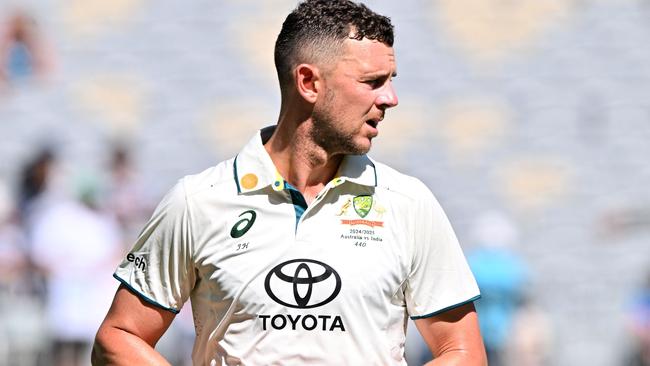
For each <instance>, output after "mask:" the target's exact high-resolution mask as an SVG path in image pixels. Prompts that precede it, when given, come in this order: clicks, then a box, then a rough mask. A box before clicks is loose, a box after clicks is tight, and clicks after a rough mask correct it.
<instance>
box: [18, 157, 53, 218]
mask: <svg viewBox="0 0 650 366" xmlns="http://www.w3.org/2000/svg"><path fill="white" fill-rule="evenodd" d="M54 162H55V155H54V151H53V150H52V148H50V147H44V148H42V149H41V150H40V151H39V152H37V153H36V156H35V157H34V158H33V159H32V160H30V161H28V162H27V164H25V165H24V167H23V169H22V172H21V177H20V192H19V199H18V207H19V209H20V216H21V220H22V222H23V223H24V224H25V225H27V226H29V221H30V217H31V216H32V214H33V213H34V212H35V211H38V210H37V206H39V203H40V201H41V200H40V199H41V198H42V197H43V194H44V193H45V191H46V190H47V188H48V182H49V181H50V178H51V171H52V166H53V165H54Z"/></svg>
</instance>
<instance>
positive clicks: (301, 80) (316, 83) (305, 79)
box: [294, 64, 323, 104]
mask: <svg viewBox="0 0 650 366" xmlns="http://www.w3.org/2000/svg"><path fill="white" fill-rule="evenodd" d="M294 77H295V80H296V90H297V91H298V93H299V94H300V95H301V96H302V97H303V99H305V101H307V102H308V103H312V104H313V103H316V99H317V98H318V93H319V92H320V91H321V88H322V85H323V79H322V76H321V74H320V71H319V70H318V68H317V67H316V66H314V65H310V64H300V65H298V66H296V68H295V69H294Z"/></svg>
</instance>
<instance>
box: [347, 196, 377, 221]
mask: <svg viewBox="0 0 650 366" xmlns="http://www.w3.org/2000/svg"><path fill="white" fill-rule="evenodd" d="M352 205H353V206H354V211H356V212H357V215H359V217H361V218H362V219H363V218H365V217H366V216H368V213H369V212H370V210H371V209H372V196H356V197H354V199H353V200H352Z"/></svg>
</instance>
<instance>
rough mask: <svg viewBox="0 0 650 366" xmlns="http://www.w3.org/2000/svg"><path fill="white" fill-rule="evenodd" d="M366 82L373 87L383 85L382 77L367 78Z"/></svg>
mask: <svg viewBox="0 0 650 366" xmlns="http://www.w3.org/2000/svg"><path fill="white" fill-rule="evenodd" d="M365 83H366V84H368V85H370V86H371V87H372V88H373V89H375V88H378V87H380V86H381V84H382V80H381V79H373V80H367V81H365Z"/></svg>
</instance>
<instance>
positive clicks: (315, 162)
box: [264, 120, 343, 203]
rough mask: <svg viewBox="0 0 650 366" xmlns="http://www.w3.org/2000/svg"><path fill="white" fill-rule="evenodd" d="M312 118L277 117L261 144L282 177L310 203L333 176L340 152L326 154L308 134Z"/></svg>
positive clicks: (341, 157)
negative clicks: (290, 118) (298, 121)
mask: <svg viewBox="0 0 650 366" xmlns="http://www.w3.org/2000/svg"><path fill="white" fill-rule="evenodd" d="M310 128H311V120H307V121H304V122H301V123H291V122H289V121H287V120H280V122H279V123H278V126H277V127H276V129H275V131H274V133H273V135H272V136H271V138H270V139H269V140H268V141H267V142H266V144H264V148H265V149H266V151H267V152H268V154H269V156H270V157H271V160H272V161H273V164H274V165H275V168H276V169H277V170H278V172H279V173H280V174H281V175H282V177H283V178H284V179H285V180H286V181H287V182H288V183H289V184H291V185H292V186H294V187H295V188H296V189H297V190H299V191H300V192H301V193H302V194H303V196H304V197H305V200H306V201H307V202H308V203H310V202H311V201H312V200H313V199H314V197H316V195H317V194H318V193H319V192H320V191H321V190H322V189H323V188H324V187H325V185H326V184H327V183H328V182H329V181H330V180H332V179H333V178H334V176H335V175H336V172H337V171H338V168H339V165H340V164H341V161H342V160H343V155H333V156H332V155H329V154H328V153H327V152H326V151H325V150H323V148H322V147H320V146H318V145H317V144H316V143H315V142H314V141H312V139H311V138H310V136H309V129H310Z"/></svg>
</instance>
